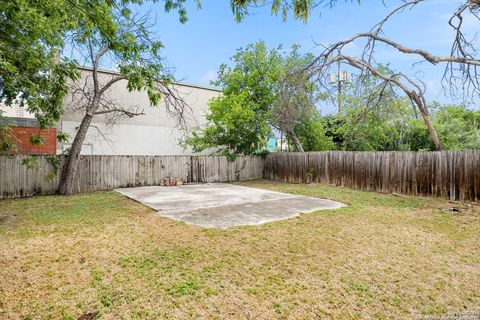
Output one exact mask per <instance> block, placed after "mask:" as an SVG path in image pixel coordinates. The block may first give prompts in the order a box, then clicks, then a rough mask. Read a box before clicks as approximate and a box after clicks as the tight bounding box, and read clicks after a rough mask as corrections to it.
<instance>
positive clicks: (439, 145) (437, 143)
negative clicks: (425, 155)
mask: <svg viewBox="0 0 480 320" xmlns="http://www.w3.org/2000/svg"><path fill="white" fill-rule="evenodd" d="M420 114H421V115H422V118H423V122H424V123H425V126H426V127H427V129H428V132H430V136H431V137H432V140H433V143H434V144H435V149H436V150H437V151H442V150H443V145H442V142H441V141H440V138H439V137H438V134H437V130H435V128H434V127H433V123H432V120H431V119H430V116H429V115H428V113H425V111H424V110H420Z"/></svg>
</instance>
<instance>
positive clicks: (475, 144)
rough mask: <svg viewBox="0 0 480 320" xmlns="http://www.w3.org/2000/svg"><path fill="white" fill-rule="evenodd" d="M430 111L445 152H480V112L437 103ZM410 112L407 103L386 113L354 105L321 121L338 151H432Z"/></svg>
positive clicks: (418, 120) (419, 122)
mask: <svg viewBox="0 0 480 320" xmlns="http://www.w3.org/2000/svg"><path fill="white" fill-rule="evenodd" d="M430 109H431V110H432V112H431V113H432V114H431V116H432V121H433V124H434V126H435V128H437V131H438V135H439V137H440V138H441V139H442V141H444V144H445V145H444V147H445V150H468V149H480V118H479V117H480V111H478V110H470V109H468V108H467V107H465V106H462V105H443V106H442V105H439V104H438V103H436V104H435V105H434V106H432V107H431V108H430ZM411 110H412V109H411V106H409V104H408V101H398V103H397V104H396V105H395V106H392V107H391V108H390V110H389V111H388V112H378V111H376V110H374V109H369V108H365V107H364V106H356V107H349V108H347V110H346V112H345V113H344V114H343V115H340V116H331V117H328V118H323V119H322V120H323V123H324V125H325V127H327V128H328V130H327V131H326V134H327V136H329V137H332V139H333V140H334V141H335V148H336V149H339V150H350V151H434V150H435V144H434V143H433V141H432V139H431V136H430V134H429V132H428V130H427V129H426V128H425V125H424V123H423V121H422V120H421V119H420V118H419V117H418V116H417V115H416V114H415V113H414V112H413V111H411Z"/></svg>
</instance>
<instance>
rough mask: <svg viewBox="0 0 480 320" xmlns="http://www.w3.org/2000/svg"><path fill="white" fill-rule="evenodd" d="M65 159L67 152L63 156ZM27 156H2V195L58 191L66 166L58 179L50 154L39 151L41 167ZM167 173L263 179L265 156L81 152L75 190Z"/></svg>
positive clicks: (200, 178) (129, 183)
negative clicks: (32, 164)
mask: <svg viewBox="0 0 480 320" xmlns="http://www.w3.org/2000/svg"><path fill="white" fill-rule="evenodd" d="M58 158H59V159H60V160H61V165H63V162H64V157H63V156H58ZM23 159H25V156H14V157H5V156H2V157H0V198H15V197H26V196H32V195H46V194H54V193H55V192H56V190H57V187H58V183H59V178H58V175H59V174H60V171H61V168H59V169H58V175H57V177H56V178H55V179H53V181H51V182H47V181H46V179H45V177H46V175H47V174H48V173H49V172H51V171H52V170H53V167H52V166H51V165H50V164H49V163H48V162H47V157H45V156H38V158H37V159H38V168H37V169H28V168H27V167H26V166H25V165H23V164H22V161H23ZM166 177H179V178H182V179H183V180H184V181H185V182H230V181H240V180H253V179H261V178H262V177H263V159H262V158H260V157H238V158H237V159H236V160H234V161H228V160H227V158H226V157H216V156H81V159H80V163H79V167H78V171H77V179H76V186H75V191H76V192H89V191H97V190H109V189H114V188H122V187H136V186H153V185H160V184H161V183H162V180H163V179H164V178H166Z"/></svg>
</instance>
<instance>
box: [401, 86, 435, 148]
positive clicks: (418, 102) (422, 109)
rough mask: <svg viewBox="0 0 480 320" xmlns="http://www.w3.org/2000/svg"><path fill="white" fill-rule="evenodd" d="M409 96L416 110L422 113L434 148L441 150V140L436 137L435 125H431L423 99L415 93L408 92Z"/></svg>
mask: <svg viewBox="0 0 480 320" xmlns="http://www.w3.org/2000/svg"><path fill="white" fill-rule="evenodd" d="M409 96H410V98H411V99H412V100H413V102H415V103H416V105H417V107H418V110H419V111H420V114H421V115H422V118H423V122H424V123H425V126H426V127H427V130H428V132H430V136H431V137H432V140H433V143H434V144H435V149H436V150H437V151H442V150H443V145H442V142H441V141H440V138H439V137H438V134H437V130H435V127H434V126H433V123H432V120H431V119H430V115H429V114H428V108H427V104H426V102H425V99H424V98H423V97H422V96H419V95H417V94H410V95H409Z"/></svg>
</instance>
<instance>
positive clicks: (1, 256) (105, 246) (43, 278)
mask: <svg viewBox="0 0 480 320" xmlns="http://www.w3.org/2000/svg"><path fill="white" fill-rule="evenodd" d="M242 185H247V186H251V187H257V188H266V189H270V190H275V191H281V192H289V193H294V194H301V195H309V196H314V197H322V198H329V199H334V200H338V201H341V202H344V203H347V204H349V206H348V207H345V208H342V209H339V210H334V211H321V212H316V213H312V214H305V215H301V216H299V217H298V218H293V219H290V220H285V221H279V222H274V223H268V224H264V225H260V226H252V227H239V228H232V229H228V230H216V229H203V228H199V227H192V226H188V225H185V224H183V223H179V222H174V221H172V220H169V219H165V218H162V217H160V216H158V215H157V214H155V213H154V212H153V211H151V210H150V209H148V208H146V207H144V206H142V205H140V204H138V203H136V202H134V201H131V200H128V199H126V198H125V197H123V196H121V195H119V194H116V193H114V192H97V193H90V194H83V195H76V196H71V197H57V196H49V197H34V198H28V199H17V200H5V201H1V202H0V318H2V319H3V318H6V319H77V318H78V317H79V316H81V315H82V314H85V313H87V312H97V311H98V312H99V318H101V319H171V318H177V319H196V318H204V319H319V318H320V319H323V318H326V319H399V318H416V317H418V316H419V315H423V316H427V315H428V316H440V315H442V314H445V313H447V312H456V311H464V310H476V309H475V308H478V302H479V301H480V287H479V286H478V282H479V280H480V246H479V245H478V244H479V241H480V213H479V212H480V210H479V208H478V206H477V205H475V204H461V203H455V204H452V203H449V202H448V201H445V200H441V199H434V198H415V197H398V196H394V195H382V194H377V193H368V192H359V191H354V190H349V189H345V188H336V187H326V186H320V185H294V184H284V183H274V182H269V181H254V182H248V183H242ZM452 206H455V207H458V208H460V209H461V211H460V213H451V212H450V211H449V210H448V208H451V207H452Z"/></svg>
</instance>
